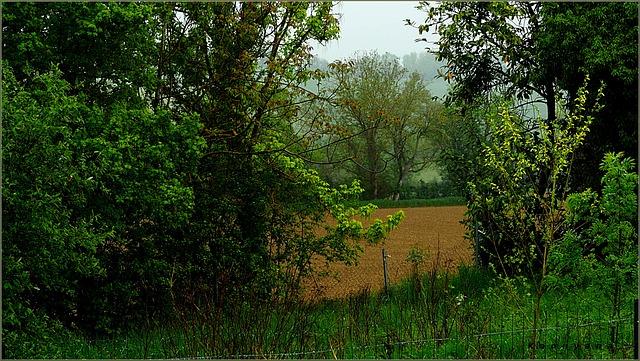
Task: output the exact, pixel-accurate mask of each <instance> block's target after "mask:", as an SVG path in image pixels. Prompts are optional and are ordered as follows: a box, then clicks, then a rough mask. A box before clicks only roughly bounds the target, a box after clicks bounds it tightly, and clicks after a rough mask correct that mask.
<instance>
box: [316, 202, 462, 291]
mask: <svg viewBox="0 0 640 361" xmlns="http://www.w3.org/2000/svg"><path fill="white" fill-rule="evenodd" d="M397 210H398V209H397V208H396V209H378V210H376V212H375V213H374V214H373V216H372V217H371V218H372V219H375V218H380V219H386V217H387V215H389V214H393V213H395V212H396V211H397ZM403 210H404V213H405V216H406V217H405V219H404V220H403V221H402V222H401V223H400V227H399V228H398V229H397V230H395V231H393V232H391V234H390V236H389V239H387V241H386V242H385V244H380V245H365V246H364V253H363V254H362V256H361V258H360V261H359V263H358V265H357V266H346V265H345V264H343V263H335V264H332V265H331V266H330V272H331V273H332V274H334V275H337V277H331V276H323V277H317V278H316V279H315V280H314V281H313V282H312V284H311V285H308V288H309V290H308V296H310V297H314V298H318V297H319V298H330V299H331V298H340V297H345V296H348V295H350V294H356V293H360V292H362V291H364V290H367V289H368V290H371V291H377V290H380V289H383V288H384V270H383V263H382V249H383V248H384V249H385V253H386V254H387V271H388V277H389V282H390V283H391V284H393V283H397V282H399V281H401V280H403V279H405V278H407V277H409V276H410V274H411V272H412V266H411V263H410V262H408V261H407V257H408V256H409V254H410V251H411V250H412V249H414V250H422V251H424V252H425V254H428V255H429V257H428V258H426V260H425V261H424V263H423V268H422V270H425V269H429V268H431V267H438V268H439V269H443V268H449V269H450V270H455V269H456V268H457V266H458V265H459V264H461V263H466V264H468V263H470V262H472V260H473V250H472V249H471V245H470V244H469V242H468V241H466V240H465V239H464V232H465V229H464V227H463V226H462V224H460V221H462V219H463V218H464V212H465V211H466V207H465V206H447V207H423V208H405V209H403ZM363 223H365V224H367V222H363Z"/></svg>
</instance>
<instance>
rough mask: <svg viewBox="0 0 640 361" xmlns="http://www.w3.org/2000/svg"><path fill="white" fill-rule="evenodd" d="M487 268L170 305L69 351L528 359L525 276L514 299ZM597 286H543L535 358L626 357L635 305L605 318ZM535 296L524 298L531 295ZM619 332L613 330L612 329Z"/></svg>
mask: <svg viewBox="0 0 640 361" xmlns="http://www.w3.org/2000/svg"><path fill="white" fill-rule="evenodd" d="M511 291H512V289H511V290H507V289H506V288H505V287H503V286H502V284H501V283H500V282H497V281H496V280H495V279H494V277H493V276H492V275H491V274H489V273H487V272H484V271H480V270H476V269H474V268H472V267H468V266H461V267H460V268H459V269H458V270H457V272H449V271H447V270H446V268H440V270H439V271H438V268H433V269H430V270H428V271H426V272H421V271H420V270H419V268H415V272H414V274H413V275H412V276H411V277H409V278H408V279H406V280H404V281H403V282H401V283H400V284H397V285H393V286H392V287H390V289H389V292H388V293H385V292H379V293H377V292H371V291H369V290H363V291H362V292H360V293H359V294H356V295H352V296H351V297H348V298H344V299H339V300H316V301H314V302H298V301H294V300H288V301H277V302H276V301H274V302H268V303H264V302H255V301H249V300H247V301H244V302H238V303H234V304H232V305H229V306H227V307H219V306H215V305H206V304H205V303H200V304H196V303H189V302H186V301H187V300H188V299H186V300H185V301H183V302H182V303H181V304H176V305H174V307H175V311H176V313H175V317H174V318H173V319H172V320H153V322H150V324H149V326H148V327H146V328H145V329H142V330H136V331H132V332H130V333H128V334H124V335H119V336H116V337H114V338H112V339H109V340H93V341H83V342H81V343H74V344H73V346H72V347H73V348H74V349H73V350H71V349H70V350H69V351H68V352H67V353H66V354H64V355H62V356H61V357H68V358H191V357H206V358H347V359H353V358H527V357H528V356H529V352H530V349H531V346H532V345H530V344H528V343H529V342H530V339H531V338H530V334H531V332H532V331H531V330H530V328H531V323H530V322H529V321H528V320H527V319H528V318H531V314H532V312H533V309H532V308H531V307H529V306H527V302H526V301H527V300H528V297H530V296H528V295H527V293H528V289H527V285H526V284H522V285H518V287H517V288H516V291H517V292H518V293H519V296H520V297H521V300H520V302H515V301H514V298H513V297H512V294H511ZM597 298H599V295H595V294H590V293H588V292H587V291H584V292H577V293H575V294H571V295H569V294H563V293H559V292H549V293H548V294H547V296H546V297H545V298H544V299H543V307H542V309H543V313H542V325H541V326H540V328H541V330H539V331H538V332H539V334H540V337H539V339H538V344H537V345H536V349H537V350H538V352H537V354H536V355H537V357H539V358H627V357H631V356H632V345H633V342H632V339H633V325H632V320H633V314H632V305H629V307H627V308H626V310H625V312H624V313H623V320H613V321H615V322H612V320H608V319H606V318H605V317H604V316H603V312H602V310H599V309H598V307H597V306H596V304H597ZM532 302H533V300H531V304H532ZM614 328H615V330H616V332H617V334H619V337H618V338H617V339H613V338H612V337H611V335H612V332H613V330H614Z"/></svg>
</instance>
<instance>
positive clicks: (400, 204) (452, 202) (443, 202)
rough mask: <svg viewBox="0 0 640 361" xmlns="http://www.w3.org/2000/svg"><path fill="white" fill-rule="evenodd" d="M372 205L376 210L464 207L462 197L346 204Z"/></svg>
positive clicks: (464, 202)
mask: <svg viewBox="0 0 640 361" xmlns="http://www.w3.org/2000/svg"><path fill="white" fill-rule="evenodd" d="M368 203H373V204H375V205H376V206H378V208H418V207H442V206H464V205H466V200H465V199H464V197H444V198H434V199H401V200H397V201H393V200H389V199H376V200H370V201H359V202H355V203H351V204H348V205H350V206H360V205H365V204H368Z"/></svg>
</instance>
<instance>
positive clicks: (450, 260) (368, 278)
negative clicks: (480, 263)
mask: <svg viewBox="0 0 640 361" xmlns="http://www.w3.org/2000/svg"><path fill="white" fill-rule="evenodd" d="M381 250H382V251H383V252H384V248H382V249H381ZM385 256H386V257H384V258H383V256H382V252H380V253H379V257H378V258H377V259H376V260H375V261H374V262H371V261H370V262H362V263H359V264H358V265H357V266H347V265H343V264H333V265H332V266H331V268H330V269H329V270H328V271H327V272H324V273H321V275H320V276H316V277H315V278H314V279H312V280H311V281H310V282H309V283H307V284H306V285H305V286H306V287H307V288H308V290H309V293H310V295H311V296H312V297H314V298H317V297H321V298H329V299H336V298H345V297H349V296H353V295H357V294H358V293H360V292H363V291H373V292H377V291H380V290H382V289H383V288H384V287H385V279H386V280H387V281H388V284H389V285H395V284H398V283H400V282H402V281H404V280H406V279H407V278H408V277H410V276H411V275H412V274H413V273H414V272H419V273H424V272H425V271H427V270H429V269H433V268H436V269H438V270H440V271H445V270H449V271H451V272H455V270H456V269H457V268H458V266H459V264H460V263H461V257H458V256H457V255H456V254H448V255H446V256H443V255H439V256H438V257H437V258H436V257H435V256H434V257H433V258H427V257H428V256H426V255H425V256H424V259H422V260H416V261H415V262H411V261H410V260H409V257H408V256H407V255H406V254H397V253H391V254H389V253H385ZM418 257H419V256H418ZM383 260H384V263H386V265H385V264H383ZM385 267H386V275H387V277H385Z"/></svg>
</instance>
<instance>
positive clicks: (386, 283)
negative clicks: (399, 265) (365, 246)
mask: <svg viewBox="0 0 640 361" xmlns="http://www.w3.org/2000/svg"><path fill="white" fill-rule="evenodd" d="M382 268H383V270H384V291H385V292H386V293H387V297H389V276H388V273H387V254H386V253H385V252H384V248H383V249H382Z"/></svg>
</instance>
